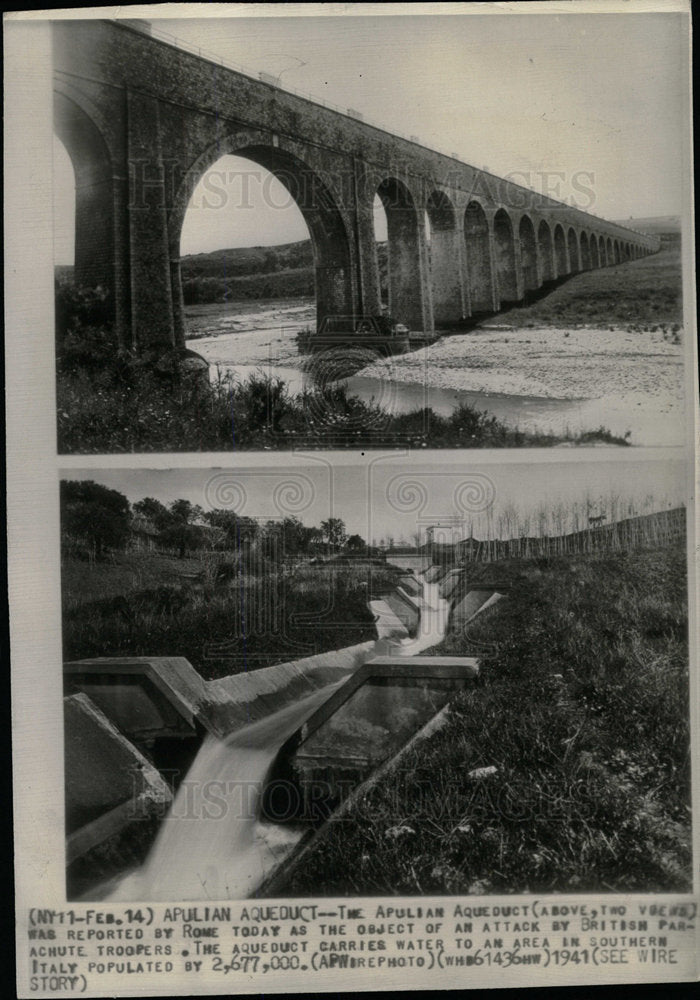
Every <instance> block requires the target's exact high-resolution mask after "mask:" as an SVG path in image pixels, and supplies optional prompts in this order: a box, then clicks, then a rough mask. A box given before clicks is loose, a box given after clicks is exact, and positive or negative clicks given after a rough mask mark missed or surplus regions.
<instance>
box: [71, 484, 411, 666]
mask: <svg viewBox="0 0 700 1000" xmlns="http://www.w3.org/2000/svg"><path fill="white" fill-rule="evenodd" d="M61 527H62V532H61V542H62V546H61V547H62V576H63V587H62V593H63V642H64V658H65V659H67V660H74V659H83V658H86V657H92V656H184V657H186V658H187V659H189V660H190V662H191V663H192V664H193V665H194V666H195V668H196V669H197V670H199V672H200V673H201V674H202V675H203V676H204V677H206V678H211V677H220V676H224V675H226V674H232V673H238V672H239V671H241V670H255V669H258V668H259V667H264V666H269V665H271V664H273V663H280V662H282V661H286V660H290V659H294V658H298V657H302V656H310V655H312V654H314V653H319V652H324V651H327V650H329V649H337V648H339V647H343V646H350V645H353V644H355V643H358V642H365V641H367V640H369V639H373V638H375V636H376V631H375V627H374V617H373V615H372V613H371V612H370V610H369V608H368V604H367V602H368V599H370V598H371V597H372V595H373V594H379V593H382V592H383V591H384V590H386V589H387V588H389V589H391V588H392V587H393V585H394V584H395V581H396V579H397V578H398V576H399V573H400V571H399V570H398V569H396V568H395V567H391V566H386V565H384V564H383V562H381V561H378V560H376V559H373V558H372V555H373V551H374V550H372V548H371V547H368V546H367V545H366V543H365V541H364V539H362V538H361V537H360V536H359V535H350V536H349V537H348V535H347V533H346V531H345V525H344V523H343V522H342V520H341V519H340V518H333V517H330V518H328V519H327V520H325V521H323V522H322V523H321V524H320V525H319V526H310V525H304V524H302V522H301V521H299V520H298V518H295V517H292V516H288V517H285V518H283V519H280V520H271V521H268V522H266V523H262V524H261V523H258V522H257V521H256V520H254V519H252V518H249V517H242V516H239V515H237V514H235V513H234V512H233V511H231V510H226V509H221V510H210V511H203V510H202V509H201V508H199V507H198V506H196V505H194V504H192V503H191V502H190V501H188V500H184V499H176V500H173V501H172V502H171V503H170V504H169V505H168V506H165V505H164V504H162V503H161V502H160V501H158V500H156V499H154V498H152V497H145V498H144V499H143V500H139V501H137V502H136V503H134V504H133V505H132V506H130V505H129V503H128V501H127V499H126V497H124V496H123V495H122V494H120V493H119V492H118V491H117V490H112V489H108V488H107V487H104V486H102V485H100V484H99V483H95V482H92V481H90V480H79V481H72V480H69V481H63V482H62V483H61ZM144 529H147V530H144ZM144 535H145V536H146V538H147V539H148V542H147V543H144V542H143V537H144ZM144 544H145V545H146V547H145V548H144Z"/></svg>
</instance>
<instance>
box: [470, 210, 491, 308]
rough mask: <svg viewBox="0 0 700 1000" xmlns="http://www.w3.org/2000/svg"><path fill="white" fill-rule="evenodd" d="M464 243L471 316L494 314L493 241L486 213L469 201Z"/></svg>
mask: <svg viewBox="0 0 700 1000" xmlns="http://www.w3.org/2000/svg"><path fill="white" fill-rule="evenodd" d="M464 241H465V244H466V250H467V272H468V274H469V301H470V303H471V311H472V315H473V314H474V313H482V312H491V311H492V310H493V279H492V274H491V240H490V237H489V223H488V219H487V218H486V213H485V212H484V210H483V208H482V207H481V205H480V204H479V202H478V201H470V202H469V204H468V205H467V208H466V211H465V213H464Z"/></svg>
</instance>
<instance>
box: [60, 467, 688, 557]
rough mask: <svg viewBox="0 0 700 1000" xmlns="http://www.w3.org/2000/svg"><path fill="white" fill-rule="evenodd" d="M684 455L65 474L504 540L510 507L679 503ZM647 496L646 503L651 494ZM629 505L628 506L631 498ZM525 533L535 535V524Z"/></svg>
mask: <svg viewBox="0 0 700 1000" xmlns="http://www.w3.org/2000/svg"><path fill="white" fill-rule="evenodd" d="M685 476H686V470H685V463H684V462H683V460H682V459H671V458H665V459H649V458H647V459H645V460H639V459H633V460H621V459H620V458H619V457H618V456H612V457H610V458H606V457H604V453H603V452H599V455H598V456H597V457H596V460H595V461H590V462H588V461H581V460H578V461H552V462H545V463H543V462H536V463H535V462H531V461H530V462H527V461H523V462H514V463H503V462H502V461H499V462H498V463H493V462H474V461H472V459H471V457H470V456H469V455H468V454H465V453H463V452H461V453H458V454H456V455H455V456H453V457H450V458H449V459H448V460H446V461H445V462H444V463H440V464H427V463H426V464H420V463H412V464H411V467H410V469H407V467H406V459H405V455H404V454H403V453H401V452H397V453H395V454H394V455H392V456H391V457H388V456H383V457H377V458H376V459H374V460H372V461H370V462H369V463H368V464H367V465H364V464H363V465H360V464H357V463H356V462H353V461H352V460H351V459H350V457H349V456H343V455H341V456H335V457H334V456H331V455H328V456H321V455H317V456H315V457H314V460H313V461H309V462H308V464H295V465H294V466H293V467H292V466H289V465H288V466H287V467H279V466H278V467H274V466H271V465H269V464H268V465H266V466H265V467H262V468H248V469H245V468H244V469H144V468H140V469H130V468H126V469H124V468H122V469H70V470H64V471H63V473H62V478H64V479H93V480H94V481H95V482H98V483H101V484H102V485H104V486H108V487H110V488H111V489H116V490H118V491H119V492H120V493H123V494H124V495H125V496H126V497H127V498H128V499H129V501H130V502H131V503H133V502H134V501H136V500H140V499H142V498H143V497H146V496H149V497H154V498H155V499H157V500H160V501H161V503H164V504H166V505H167V504H169V503H170V502H171V501H172V500H175V499H178V498H183V499H186V500H190V501H191V502H192V503H194V504H198V505H199V506H201V507H203V508H204V509H205V510H210V509H212V508H226V509H233V510H235V511H236V512H237V513H239V514H241V515H244V516H247V517H255V518H259V519H261V520H263V521H264V520H267V519H269V518H274V517H282V516H284V515H285V514H293V515H294V516H296V517H298V518H299V519H300V520H301V521H303V523H304V524H307V525H319V524H320V523H321V521H323V520H326V519H327V518H328V517H340V518H342V520H343V521H344V522H345V524H346V527H347V530H348V532H349V533H350V534H354V533H357V534H360V535H362V537H363V538H364V539H366V540H369V541H372V540H373V539H374V540H375V541H379V540H380V539H382V538H385V539H386V538H388V537H389V536H391V537H392V538H394V539H395V540H396V541H399V540H401V539H404V540H406V541H410V540H411V539H412V538H413V536H414V535H415V534H416V533H419V534H420V536H421V539H424V538H425V529H426V527H427V526H428V525H431V524H441V523H448V522H449V521H450V520H452V519H455V520H456V521H458V522H459V523H460V524H461V527H460V528H458V529H457V530H458V531H461V533H462V534H463V535H466V536H468V535H469V534H470V533H471V531H472V528H473V532H474V535H475V537H486V536H487V534H488V532H489V531H490V532H491V535H492V536H494V535H499V534H500V535H501V536H502V537H507V536H508V535H509V534H510V532H509V531H508V530H507V528H506V527H503V528H502V530H499V519H500V518H503V516H504V515H506V514H507V513H508V511H509V510H514V511H515V512H516V513H517V515H518V519H519V520H521V521H522V520H523V519H524V518H526V517H527V516H530V517H531V518H534V515H535V514H536V513H537V511H538V509H539V508H540V507H541V506H542V505H543V504H545V505H546V506H547V507H548V508H550V509H553V508H555V507H556V506H557V505H559V504H563V505H564V507H565V508H567V509H568V510H572V508H573V504H574V503H577V504H578V505H579V509H580V511H583V509H584V507H585V510H586V512H587V513H588V514H590V515H591V516H600V515H601V514H605V515H606V516H607V518H608V519H611V513H612V510H613V508H612V501H611V498H612V497H617V498H618V510H619V513H620V515H621V516H624V515H626V514H627V513H628V512H633V513H648V512H650V511H652V510H663V509H668V508H669V507H675V506H679V505H680V504H681V503H682V501H683V498H684V497H685V494H686V483H685ZM650 498H651V499H650ZM630 503H631V504H632V508H633V510H632V511H628V506H629V504H630ZM529 533H531V534H537V529H536V524H535V522H534V520H533V521H532V522H531V524H530V529H529Z"/></svg>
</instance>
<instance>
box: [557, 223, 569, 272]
mask: <svg viewBox="0 0 700 1000" xmlns="http://www.w3.org/2000/svg"><path fill="white" fill-rule="evenodd" d="M554 263H555V268H556V273H555V275H554V276H555V278H561V277H562V276H563V275H565V274H568V273H569V270H570V268H569V261H568V258H567V254H566V237H565V236H564V230H563V229H562V227H561V225H560V224H559V223H557V224H556V226H555V227H554Z"/></svg>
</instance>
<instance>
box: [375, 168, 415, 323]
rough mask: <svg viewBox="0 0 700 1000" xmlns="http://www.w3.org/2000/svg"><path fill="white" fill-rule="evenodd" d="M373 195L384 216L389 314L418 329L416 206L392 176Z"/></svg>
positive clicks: (402, 184)
mask: <svg viewBox="0 0 700 1000" xmlns="http://www.w3.org/2000/svg"><path fill="white" fill-rule="evenodd" d="M376 194H377V195H378V196H379V199H380V201H381V203H382V206H383V208H384V212H385V213H386V227H387V285H388V304H389V311H390V312H391V313H392V315H393V316H394V317H395V318H396V319H398V320H399V321H400V322H402V323H405V324H406V325H407V326H409V327H411V328H412V329H414V330H422V329H423V325H424V320H423V294H422V284H421V269H420V252H421V246H420V233H419V217H418V211H417V209H416V203H415V201H414V198H413V195H412V194H411V192H410V191H409V189H408V187H407V186H406V185H405V184H404V183H403V181H400V180H399V179H398V178H396V177H386V178H385V179H384V180H382V181H381V182H380V183H379V184H378V185H377V188H376Z"/></svg>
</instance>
